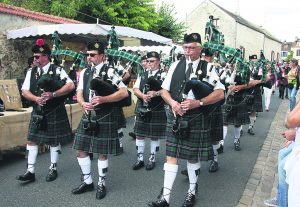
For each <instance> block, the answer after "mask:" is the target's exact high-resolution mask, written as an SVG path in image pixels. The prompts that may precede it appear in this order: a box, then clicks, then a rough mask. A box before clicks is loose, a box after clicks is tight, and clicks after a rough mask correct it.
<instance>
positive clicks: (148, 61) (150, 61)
mask: <svg viewBox="0 0 300 207" xmlns="http://www.w3.org/2000/svg"><path fill="white" fill-rule="evenodd" d="M154 62H155V60H147V63H154Z"/></svg>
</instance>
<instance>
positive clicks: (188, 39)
mask: <svg viewBox="0 0 300 207" xmlns="http://www.w3.org/2000/svg"><path fill="white" fill-rule="evenodd" d="M183 42H184V43H192V42H198V43H200V44H202V42H201V36H200V34H199V33H191V34H185V35H184V37H183Z"/></svg>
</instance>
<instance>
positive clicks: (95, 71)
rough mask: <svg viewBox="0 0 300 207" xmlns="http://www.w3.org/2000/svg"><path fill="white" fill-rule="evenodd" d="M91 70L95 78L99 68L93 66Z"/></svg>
mask: <svg viewBox="0 0 300 207" xmlns="http://www.w3.org/2000/svg"><path fill="white" fill-rule="evenodd" d="M91 71H92V74H93V78H96V77H97V70H96V68H95V67H94V66H93V67H92V69H91Z"/></svg>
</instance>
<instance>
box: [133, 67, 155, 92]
mask: <svg viewBox="0 0 300 207" xmlns="http://www.w3.org/2000/svg"><path fill="white" fill-rule="evenodd" d="M158 71H159V69H156V70H149V71H148V78H149V77H150V76H153V75H155V74H156V73H157V72H158ZM140 84H141V76H140V75H139V76H138V77H137V79H136V81H135V83H134V86H133V88H140Z"/></svg>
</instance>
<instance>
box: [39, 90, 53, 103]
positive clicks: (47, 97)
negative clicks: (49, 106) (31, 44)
mask: <svg viewBox="0 0 300 207" xmlns="http://www.w3.org/2000/svg"><path fill="white" fill-rule="evenodd" d="M41 96H42V98H44V100H45V101H48V100H50V99H52V98H53V92H44V93H42V95H41Z"/></svg>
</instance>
